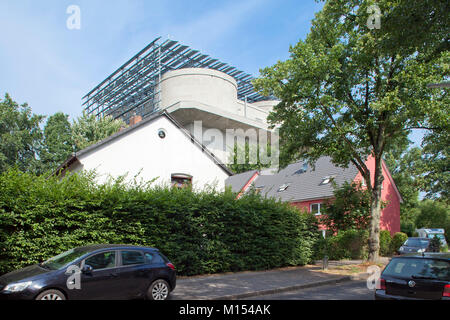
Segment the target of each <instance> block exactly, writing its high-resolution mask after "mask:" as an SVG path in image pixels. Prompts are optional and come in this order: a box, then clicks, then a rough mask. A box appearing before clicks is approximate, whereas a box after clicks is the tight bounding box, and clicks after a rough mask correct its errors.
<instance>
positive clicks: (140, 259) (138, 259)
mask: <svg viewBox="0 0 450 320" xmlns="http://www.w3.org/2000/svg"><path fill="white" fill-rule="evenodd" d="M143 263H144V256H143V255H142V252H140V251H122V265H123V266H130V265H134V264H143Z"/></svg>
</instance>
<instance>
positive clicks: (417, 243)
mask: <svg viewBox="0 0 450 320" xmlns="http://www.w3.org/2000/svg"><path fill="white" fill-rule="evenodd" d="M429 243H430V240H427V239H408V240H406V242H405V244H404V245H405V246H408V247H420V248H426V247H427V246H428V244H429Z"/></svg>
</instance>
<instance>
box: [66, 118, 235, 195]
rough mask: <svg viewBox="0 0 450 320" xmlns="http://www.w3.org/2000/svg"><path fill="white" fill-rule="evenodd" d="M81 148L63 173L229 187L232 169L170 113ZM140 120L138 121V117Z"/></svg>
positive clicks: (161, 182) (198, 187) (165, 183)
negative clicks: (92, 172)
mask: <svg viewBox="0 0 450 320" xmlns="http://www.w3.org/2000/svg"><path fill="white" fill-rule="evenodd" d="M137 118H138V119H137V120H138V121H137V123H135V124H133V125H131V126H130V127H128V128H126V129H123V130H122V131H120V132H118V133H116V134H114V135H112V136H110V137H109V138H107V139H105V140H103V141H101V142H99V143H97V144H94V145H92V146H90V147H88V148H86V149H84V150H82V151H80V152H77V153H76V154H74V155H73V156H72V157H70V158H69V159H68V160H67V161H66V162H65V163H64V164H62V165H61V166H60V167H59V169H58V172H59V173H60V175H62V176H64V175H65V174H66V172H68V171H69V172H77V171H80V170H95V171H96V172H97V174H98V178H97V179H98V182H99V183H102V182H105V181H107V180H108V179H109V178H110V177H115V178H116V177H119V176H126V178H125V179H126V180H128V181H131V180H133V179H134V177H135V176H137V177H138V179H142V181H151V180H153V179H156V181H155V182H154V183H155V184H163V185H170V184H172V185H173V184H184V183H192V185H193V187H194V189H196V190H198V189H203V188H205V187H207V186H210V187H211V186H213V187H216V189H217V190H223V189H224V188H225V180H226V179H227V178H228V177H229V176H231V175H232V172H231V171H230V170H229V169H228V168H227V167H226V166H225V165H223V164H222V163H221V161H219V160H218V159H217V158H216V156H214V155H213V154H212V153H211V152H210V151H209V150H208V149H207V148H205V147H204V146H203V145H202V144H201V143H199V142H198V141H197V140H196V139H195V138H194V136H193V135H192V134H191V133H190V132H189V131H187V130H186V129H184V128H183V127H182V126H181V125H180V124H179V123H178V122H177V121H176V120H175V119H174V118H173V117H172V116H170V115H169V114H168V113H167V112H164V111H163V112H160V113H156V114H154V115H152V116H150V117H148V118H146V119H144V120H141V119H142V118H141V117H140V116H138V117H137ZM134 122H136V120H134Z"/></svg>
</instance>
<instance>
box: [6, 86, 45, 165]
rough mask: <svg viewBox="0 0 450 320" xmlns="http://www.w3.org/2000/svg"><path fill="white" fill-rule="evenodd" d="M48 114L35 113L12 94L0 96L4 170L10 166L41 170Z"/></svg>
mask: <svg viewBox="0 0 450 320" xmlns="http://www.w3.org/2000/svg"><path fill="white" fill-rule="evenodd" d="M43 119H44V116H41V115H36V114H32V112H31V108H30V107H29V106H28V104H26V103H24V104H22V105H21V106H19V105H18V104H17V102H15V101H13V100H12V98H11V97H10V96H9V94H6V95H5V98H4V99H3V100H0V172H2V171H5V170H6V169H7V168H9V167H17V168H19V169H20V170H22V171H33V172H35V171H36V170H37V167H38V164H39V160H38V158H39V152H40V148H41V139H42V130H41V128H40V127H39V124H40V123H41V121H42V120H43Z"/></svg>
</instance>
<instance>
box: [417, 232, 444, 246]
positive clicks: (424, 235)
mask: <svg viewBox="0 0 450 320" xmlns="http://www.w3.org/2000/svg"><path fill="white" fill-rule="evenodd" d="M416 232H417V235H418V236H419V237H421V238H428V239H433V238H434V237H438V238H439V240H440V241H441V245H442V246H447V241H445V230H444V229H438V228H422V229H416Z"/></svg>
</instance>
